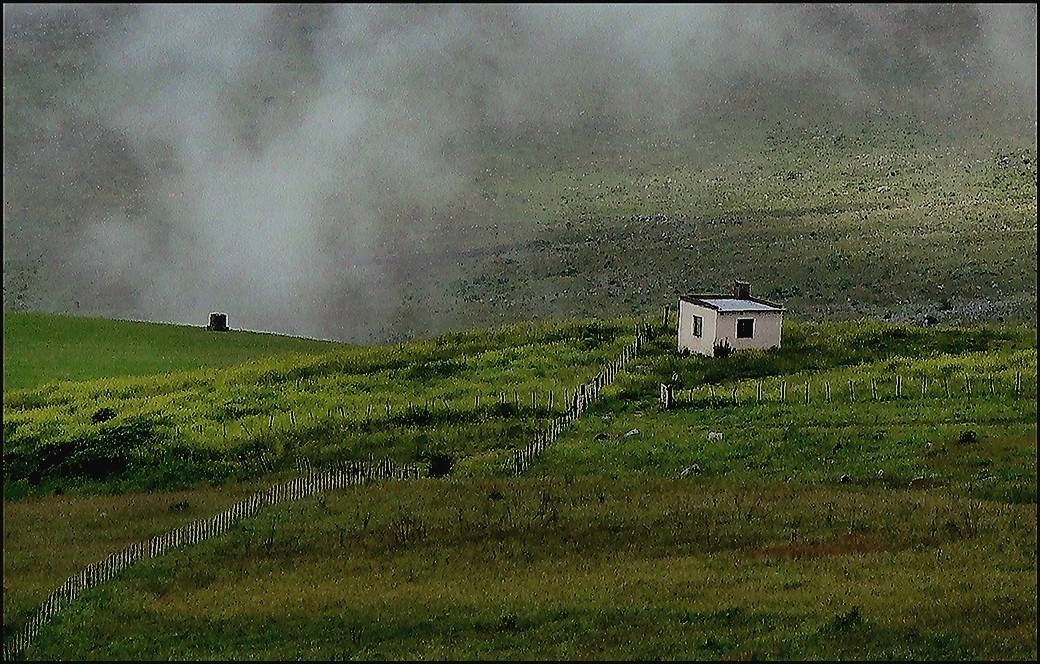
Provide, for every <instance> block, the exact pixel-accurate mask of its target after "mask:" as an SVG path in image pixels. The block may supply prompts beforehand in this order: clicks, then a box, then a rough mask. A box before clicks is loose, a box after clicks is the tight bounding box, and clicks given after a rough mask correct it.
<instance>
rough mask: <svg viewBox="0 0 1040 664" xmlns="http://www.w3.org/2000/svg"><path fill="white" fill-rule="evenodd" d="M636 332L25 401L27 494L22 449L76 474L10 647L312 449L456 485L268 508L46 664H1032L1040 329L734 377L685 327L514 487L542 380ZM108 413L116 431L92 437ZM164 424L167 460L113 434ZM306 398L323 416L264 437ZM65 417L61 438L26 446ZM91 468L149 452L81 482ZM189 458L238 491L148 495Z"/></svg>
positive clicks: (574, 379) (827, 348) (507, 331)
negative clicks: (683, 348) (96, 458)
mask: <svg viewBox="0 0 1040 664" xmlns="http://www.w3.org/2000/svg"><path fill="white" fill-rule="evenodd" d="M634 322H635V321H631V320H629V321H616V322H602V321H599V322H597V321H584V322H570V323H567V324H557V325H545V324H539V325H524V326H511V327H506V328H500V329H495V330H486V331H483V332H480V333H476V332H474V333H459V334H454V335H448V336H444V337H441V338H437V339H432V340H428V341H424V342H412V343H406V344H401V345H399V346H390V347H382V348H372V349H361V348H355V349H341V350H338V351H335V352H331V353H327V354H323V355H319V356H314V357H312V358H309V359H306V358H304V359H298V360H295V361H290V360H288V359H278V360H268V361H261V362H253V363H250V364H248V365H243V366H240V367H235V368H229V369H224V370H219V371H216V370H214V371H209V372H205V374H204V373H203V372H186V373H182V374H177V375H170V376H154V377H151V378H137V379H126V380H115V379H110V380H107V381H94V382H84V383H77V384H62V385H50V386H46V387H42V388H36V389H29V390H19V391H12V392H8V393H7V394H5V404H4V411H5V432H4V452H5V464H4V466H5V473H7V472H11V471H12V470H13V469H15V468H17V467H19V466H21V467H25V463H26V460H27V459H28V458H42V457H46V455H43V454H39V453H37V454H36V455H35V456H33V455H27V454H26V453H25V452H24V450H29V449H36V450H44V449H48V450H64V451H66V452H71V455H70V456H68V457H65V458H64V459H63V460H62V461H60V462H55V463H53V464H51V465H50V466H48V467H47V469H46V471H45V472H41V473H40V476H39V478H37V479H36V480H30V478H28V477H24V478H21V479H18V478H15V477H8V478H5V491H10V495H5V501H4V518H5V557H4V558H5V562H4V565H5V567H4V578H5V594H4V614H5V629H6V630H7V631H8V632H10V631H12V630H14V629H16V628H17V627H18V625H20V624H21V622H22V621H24V620H25V619H26V618H27V616H28V615H29V614H30V613H31V611H33V610H34V608H35V607H36V606H37V605H38V603H39V602H40V601H41V600H42V599H43V597H45V596H46V594H47V593H48V592H50V590H52V589H53V588H54V587H56V586H57V585H59V584H60V583H61V582H62V580H63V579H65V578H67V577H68V576H69V575H72V574H74V573H76V572H77V571H78V570H80V569H82V568H83V567H84V566H85V565H87V564H89V563H91V562H94V561H96V560H98V559H100V558H102V557H104V556H105V555H107V554H109V553H111V552H113V551H117V550H119V549H120V548H122V547H125V546H126V545H127V544H129V543H131V542H134V541H139V540H141V539H143V538H147V537H150V536H152V535H155V534H158V533H162V532H166V531H167V530H170V529H171V528H174V527H177V526H178V525H182V524H184V523H186V522H188V521H190V520H192V519H205V518H209V517H210V516H211V515H213V514H214V513H215V512H216V511H219V510H222V509H224V508H226V507H227V506H229V505H231V504H232V503H234V502H236V501H238V500H240V499H241V498H242V497H243V496H246V495H248V494H249V493H250V492H252V491H254V490H256V489H257V488H258V487H262V486H264V484H265V482H273V481H274V480H275V479H276V478H279V477H286V476H287V475H288V474H291V473H292V465H291V463H292V459H293V458H294V457H306V458H308V459H311V460H312V461H313V462H314V463H318V464H320V463H323V462H325V463H327V462H329V461H330V460H332V459H334V458H337V457H344V456H346V457H352V456H354V455H359V456H361V457H362V458H363V457H364V456H366V455H370V454H371V455H373V456H376V457H382V456H391V457H397V458H401V459H406V460H411V459H417V458H419V459H421V458H424V457H425V458H427V459H428V458H429V455H430V454H432V453H437V452H439V453H444V454H447V455H449V456H450V457H451V458H452V459H453V462H454V463H453V464H452V466H451V471H450V472H449V473H448V474H447V475H446V476H443V477H438V478H434V477H427V478H424V479H416V480H409V481H393V482H391V481H387V482H380V483H375V484H368V485H364V486H360V487H354V488H349V489H342V490H337V491H333V492H330V493H326V494H322V495H320V496H317V497H314V498H308V499H304V500H300V501H297V502H294V503H288V504H284V505H280V506H276V507H272V508H269V509H267V510H265V511H263V512H261V513H260V514H259V515H258V516H257V517H255V518H252V519H247V520H245V521H243V522H242V523H240V524H238V525H237V526H235V527H233V528H232V529H231V530H230V531H229V532H228V533H227V534H225V535H223V536H221V537H218V538H215V539H212V540H208V541H205V542H203V543H201V544H199V545H195V546H191V547H186V548H181V549H176V550H174V551H172V552H170V553H168V554H166V555H164V556H162V557H160V558H156V559H153V560H147V561H142V562H140V563H138V564H137V565H136V566H135V567H133V568H131V569H129V570H127V571H126V572H125V573H123V574H122V575H120V576H119V577H117V578H116V579H114V580H113V581H111V582H108V583H106V584H103V585H102V586H100V587H98V588H96V589H94V590H91V591H88V593H87V594H86V595H85V596H84V597H83V598H82V599H81V600H78V601H77V602H76V603H75V604H74V605H73V606H72V607H71V608H69V609H67V610H65V611H63V612H61V613H60V614H59V615H58V616H57V618H56V621H55V622H54V623H53V624H51V625H50V626H49V627H47V628H45V629H44V631H43V633H42V634H41V635H40V637H39V638H38V640H37V641H36V642H35V645H34V646H33V647H32V649H31V651H30V652H29V653H28V656H29V657H30V658H32V659H47V658H52V657H58V656H59V655H60V656H61V657H65V658H68V657H83V658H97V657H101V658H129V659H141V658H143V659H169V658H184V659H211V658H216V659H220V658H257V657H265V658H267V657H270V658H290V657H293V658H331V657H335V658H348V659H349V658H355V659H422V658H433V659H475V658H486V659H517V658H552V659H575V658H593V659H598V658H610V659H639V658H646V657H652V658H658V659H673V658H681V659H690V658H696V659H734V658H741V659H743V658H751V657H756V658H767V659H783V658H794V659H839V658H857V659H886V658H896V659H953V660H958V659H1032V658H1034V657H1035V655H1036V639H1035V633H1036V629H1035V628H1036V602H1035V588H1036V520H1035V509H1036V477H1037V466H1036V458H1037V457H1036V417H1037V415H1036V404H1037V401H1036V394H1037V393H1036V372H1035V369H1036V362H1037V358H1036V330H1035V328H1033V327H1015V326H1007V325H1005V326H970V327H953V326H937V327H929V328H924V327H917V326H909V325H895V324H889V323H881V322H869V321H848V322H832V323H804V322H801V323H800V322H796V321H795V322H789V323H787V324H786V325H785V333H784V347H783V348H781V349H777V350H772V351H765V352H760V351H754V352H745V353H737V354H734V355H732V356H730V357H727V358H721V359H708V358H700V357H694V356H683V355H680V354H678V353H676V352H674V339H673V335H674V330H672V329H668V330H660V329H657V330H656V334H655V336H653V338H652V339H651V340H650V341H649V342H647V343H646V344H644V345H643V347H642V349H641V351H640V353H639V355H638V356H637V358H636V359H635V360H633V361H632V363H630V365H629V367H628V370H627V371H625V372H623V373H622V374H620V375H619V377H618V378H617V380H616V381H615V382H614V383H613V384H611V385H610V386H609V387H608V388H606V390H605V391H604V393H603V395H602V396H601V398H600V399H599V400H597V401H596V402H595V403H594V404H593V406H592V407H591V408H590V410H589V411H588V412H586V413H585V414H584V415H583V416H582V417H581V418H580V419H579V420H577V422H575V423H574V424H572V425H571V426H570V427H568V428H567V429H566V430H565V431H564V433H563V434H562V435H561V437H560V438H559V439H558V440H557V441H556V442H555V443H554V444H553V445H552V446H550V447H549V448H548V449H547V450H546V451H545V452H544V453H543V455H542V456H540V457H539V458H538V459H537V461H536V462H535V464H534V465H533V466H532V467H531V469H530V470H529V471H528V472H527V473H526V474H524V475H522V476H519V477H513V476H511V474H510V473H508V472H503V470H504V469H505V467H506V464H505V463H503V462H504V461H505V460H506V459H508V456H509V452H510V450H511V449H512V448H514V447H518V446H522V445H525V444H526V443H528V442H530V440H531V439H532V437H533V436H535V435H537V433H538V432H539V431H540V430H541V429H542V427H543V426H544V423H545V422H546V421H547V419H548V417H549V416H550V413H551V412H552V411H553V410H554V409H557V410H558V409H560V408H562V406H561V402H562V399H561V391H556V393H555V401H554V407H553V408H552V409H550V408H549V407H548V401H547V396H546V392H544V391H539V389H541V386H545V385H555V386H557V389H558V390H559V389H561V388H562V389H565V390H566V389H568V388H569V392H570V393H571V394H573V388H574V386H575V385H577V384H578V382H580V381H582V380H587V379H588V377H589V376H590V375H591V374H593V373H595V372H596V371H597V370H598V367H599V365H600V363H601V362H602V361H604V359H607V358H610V357H612V356H613V355H614V352H615V351H616V349H617V348H618V346H619V344H622V343H624V342H626V340H629V339H630V335H631V331H632V329H633V325H634ZM897 380H898V381H899V383H898V387H897V384H896V381H897ZM925 380H927V382H925ZM849 381H852V383H853V388H852V390H851V391H850V389H849ZM661 383H669V384H671V385H672V386H673V388H674V390H675V396H676V398H675V407H674V408H672V409H670V410H661V409H660V408H659V406H658V403H657V401H658V394H659V387H660V384H661ZM806 384H808V385H809V402H808V403H806V397H805V394H806V393H805V387H804V386H805V385H806ZM506 386H508V387H506ZM513 388H515V389H513ZM257 390H260V391H263V392H264V394H260V393H259V392H257ZM760 390H761V391H760ZM828 390H829V391H830V392H829V394H830V396H829V398H828ZM897 390H898V394H897ZM99 391H100V392H99ZM106 391H107V394H105V395H104V396H101V393H103V392H106ZM532 391H533V392H534V395H533V398H532V394H531V393H532ZM514 392H515V393H514ZM760 394H761V396H759V395H760ZM734 396H735V398H736V401H735V402H734ZM478 397H479V405H478ZM387 398H390V399H391V410H390V412H389V413H387V412H386V410H385V400H386V399H387ZM408 400H411V401H412V404H411V407H409V406H408V403H407V401H408ZM420 402H421V403H422V404H423V405H422V406H420V405H419V404H420ZM172 403H176V404H178V405H177V407H173V406H172V405H171V404H172ZM368 403H372V404H373V406H374V407H373V409H372V411H371V413H369V412H368V408H367V404H368ZM187 404H191V406H190V407H187V408H186V407H185V405H187ZM340 405H342V406H343V407H344V410H343V412H342V413H340V411H339V406H340ZM102 407H108V408H111V409H112V410H113V411H115V413H116V414H115V416H114V417H113V418H112V419H111V420H110V421H105V422H100V423H95V422H91V421H90V420H91V419H92V417H91V416H92V414H93V413H96V412H97V410H98V409H100V408H102ZM243 408H245V409H246V411H248V409H249V408H252V409H255V408H263V409H267V410H265V411H264V412H262V413H260V412H246V411H243V410H242V409H243ZM381 408H382V410H381ZM164 409H165V411H166V412H167V417H168V419H167V420H162V421H160V422H159V423H156V421H155V420H151V421H152V422H153V424H155V426H154V427H153V428H152V429H149V431H151V432H152V433H153V434H155V436H156V437H155V439H148V440H147V441H146V442H145V443H143V444H134V445H132V446H130V447H128V442H127V439H125V438H123V439H121V438H119V437H118V436H115V433H116V432H117V431H124V429H123V428H120V427H121V426H124V425H126V424H127V423H131V422H141V421H143V419H147V418H148V417H150V416H153V415H154V414H155V413H157V412H159V411H162V410H164ZM236 409H237V410H236ZM279 409H281V410H279ZM286 409H288V410H294V411H295V416H296V419H297V424H296V425H295V426H293V425H292V424H291V423H290V422H289V421H284V422H282V423H281V424H279V425H277V426H275V427H273V428H270V427H268V429H267V430H266V432H264V428H265V426H267V425H268V423H269V422H270V421H271V419H270V415H271V414H272V413H274V414H277V413H281V415H280V416H283V417H284V416H285V413H286ZM188 413H190V416H189V417H190V418H192V421H193V420H194V418H198V419H199V420H200V421H203V422H207V423H208V424H207V425H206V426H210V427H214V428H212V429H210V430H209V431H210V435H206V436H198V435H194V434H191V433H189V430H190V428H191V427H190V425H189V424H188V422H189V420H185V419H182V418H183V417H185V416H186V414H188ZM150 414H151V415H150ZM265 417H266V418H268V419H266V420H265V419H264V418H265ZM276 417H277V415H276ZM135 418H137V419H135ZM9 420H10V421H12V422H18V424H17V425H16V426H14V427H12V428H9V427H8V424H7V423H8V421H9ZM275 421H276V422H277V421H280V420H277V419H276V420H275ZM44 422H53V423H54V424H52V425H49V426H52V427H53V428H52V430H51V436H50V437H49V438H48V439H47V441H53V443H52V445H51V446H48V445H47V444H46V441H44V440H43V439H38V440H36V442H35V443H33V442H32V440H33V439H32V437H31V436H30V435H29V434H28V432H32V431H36V430H38V429H39V428H40V427H42V426H44ZM117 423H122V424H121V425H119V426H117ZM178 423H179V424H180V426H181V429H180V431H181V436H182V438H175V435H176V431H177V425H178ZM218 423H220V424H226V425H227V430H228V439H227V441H225V440H224V438H223V436H222V435H216V433H217V431H218V430H217V429H216V428H215V427H216V426H218ZM106 425H107V426H106ZM186 425H187V426H186ZM243 425H244V426H243ZM204 428H205V427H204ZM247 431H248V432H249V434H251V435H252V436H253V437H252V438H250V437H248V436H249V434H247ZM708 431H719V432H721V433H723V438H722V439H721V440H709V439H708V437H707V432H708ZM124 432H125V431H124ZM59 441H60V442H59ZM86 441H89V443H90V444H89V445H87V444H85V443H86ZM178 441H179V442H178ZM34 445H36V447H34ZM131 448H132V449H133V454H130V455H127V454H123V453H122V452H121V450H122V451H123V452H125V450H127V449H131ZM243 451H245V454H242V452H243ZM87 452H90V453H94V454H96V453H99V452H104V453H107V454H109V455H110V456H111V458H113V459H119V458H125V459H126V460H127V463H126V464H125V465H123V466H119V465H118V464H109V465H108V466H107V467H109V468H110V469H111V468H115V469H116V470H118V471H119V472H116V473H113V474H112V475H111V476H110V477H107V478H98V477H94V478H91V477H89V476H87V477H85V476H83V475H82V474H77V473H79V471H82V470H83V469H84V468H86V467H88V466H84V465H82V464H81V465H76V463H73V461H75V460H76V459H77V458H78V459H80V460H82V459H83V458H84V455H85V454H86V453H87ZM9 455H11V456H9ZM77 455H79V456H77ZM279 455H280V456H279ZM15 457H18V458H17V461H18V463H10V462H9V461H10V460H12V459H14V458H15ZM265 457H266V458H267V459H269V460H274V461H279V463H271V464H269V465H265V464H264V463H259V462H258V461H257V460H258V459H264V458H265ZM46 458H50V459H52V460H57V459H59V457H57V456H50V457H46ZM178 459H179V461H180V463H182V464H188V463H189V462H192V461H199V460H202V459H205V460H206V466H205V467H211V468H223V469H224V470H225V471H227V472H224V473H223V474H220V473H215V474H211V475H208V476H207V477H206V479H207V480H208V482H207V483H208V484H214V486H196V487H195V488H193V489H190V490H186V489H179V490H173V491H160V492H156V491H148V492H144V491H142V489H144V488H146V487H147V486H149V484H148V483H149V482H153V481H155V478H156V477H157V475H156V474H154V473H153V472H151V471H149V470H148V469H151V470H152V471H154V470H155V469H157V468H159V469H161V468H169V467H170V463H171V461H176V460H178ZM181 467H182V468H184V467H186V466H181ZM203 467H204V466H203V465H199V466H197V467H196V471H197V470H199V469H201V468H203ZM38 468H40V467H38ZM70 471H75V472H70ZM190 475H191V473H185V474H184V475H180V474H177V473H171V474H169V475H167V476H166V477H165V481H166V482H167V484H168V485H170V486H175V485H177V484H178V482H180V483H181V485H182V486H183V485H184V484H185V483H184V482H183V480H184V478H185V477H187V476H190ZM192 479H193V480H197V479H198V477H194V478H192ZM33 481H36V482H38V483H36V484H33ZM187 484H188V485H190V484H192V483H191V482H188V483H187ZM218 487H219V488H218ZM41 489H42V490H43V491H41ZM54 489H59V491H54ZM99 489H100V490H102V491H104V492H106V493H108V494H109V495H104V494H102V495H90V494H91V493H94V492H96V491H98V490H99ZM62 491H63V492H64V493H62ZM111 492H116V493H111ZM23 493H30V494H32V495H29V496H27V497H22V498H15V496H17V495H21V494H23ZM45 533H46V536H44V534H45ZM41 563H42V564H41ZM951 571H955V572H956V573H951ZM146 635H147V636H146Z"/></svg>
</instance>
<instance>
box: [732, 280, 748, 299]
mask: <svg viewBox="0 0 1040 664" xmlns="http://www.w3.org/2000/svg"><path fill="white" fill-rule="evenodd" d="M733 297H736V298H740V299H742V300H746V299H748V298H749V297H751V284H749V283H748V282H746V281H734V282H733Z"/></svg>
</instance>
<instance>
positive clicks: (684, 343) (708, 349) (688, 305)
mask: <svg viewBox="0 0 1040 664" xmlns="http://www.w3.org/2000/svg"><path fill="white" fill-rule="evenodd" d="M718 313H719V312H717V311H715V310H714V309H710V308H708V307H702V306H700V305H697V304H693V303H692V302H686V301H685V300H680V301H679V322H678V327H679V334H678V336H679V350H690V351H691V352H694V353H699V354H701V355H714V354H715V328H716V320H717V319H718ZM694 315H697V316H700V317H702V318H703V319H704V328H703V330H702V334H701V336H700V337H695V336H693V317H694ZM734 325H735V323H734ZM733 329H734V334H735V333H736V328H735V327H734V328H733Z"/></svg>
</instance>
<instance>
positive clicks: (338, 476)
mask: <svg viewBox="0 0 1040 664" xmlns="http://www.w3.org/2000/svg"><path fill="white" fill-rule="evenodd" d="M648 338H649V336H648V329H647V328H645V327H644V326H642V325H637V326H636V332H635V340H634V341H633V342H632V343H630V344H628V345H626V346H625V347H624V348H623V349H622V351H621V353H620V354H619V355H618V357H617V358H616V359H615V360H613V361H611V362H608V363H607V364H606V365H605V366H604V367H603V368H602V369H601V371H600V372H599V373H598V374H597V375H596V376H595V377H593V379H592V380H591V381H589V382H588V383H583V384H581V385H579V386H578V389H576V390H575V391H574V395H573V401H567V403H569V404H570V405H569V406H568V408H567V410H565V411H564V412H563V413H562V414H561V415H558V416H556V417H554V418H553V420H552V421H551V422H550V424H549V427H548V429H547V430H546V431H544V432H543V433H541V434H538V435H537V436H536V437H535V440H534V441H533V442H532V443H530V444H529V445H527V446H526V447H525V448H524V449H522V450H516V451H515V454H514V463H513V471H514V473H515V474H516V475H519V474H520V473H522V472H524V471H525V470H527V468H529V467H530V465H531V463H533V461H534V459H535V458H536V457H537V456H538V455H539V454H541V452H542V451H543V450H545V448H546V447H548V446H549V445H551V444H552V443H554V442H555V441H556V439H557V437H558V436H559V435H560V434H561V433H562V432H563V430H564V429H565V428H566V426H567V425H568V424H570V423H571V422H573V421H575V420H576V419H578V417H580V416H581V414H582V413H583V412H585V411H586V410H587V409H588V407H589V406H590V405H591V404H592V403H593V402H594V401H595V400H596V398H597V397H599V395H600V393H601V392H602V390H603V389H604V388H606V387H607V386H609V385H610V384H611V383H612V382H613V381H614V379H615V377H616V376H617V374H618V373H619V372H621V371H623V370H624V369H625V367H626V366H627V365H628V363H629V362H630V361H631V360H632V359H633V358H635V357H636V356H637V355H638V353H639V350H640V348H641V345H642V344H643V343H644V342H645V341H646V340H647V339H648ZM552 395H553V392H552V391H550V392H549V397H548V404H549V409H550V410H552V406H553V396H552ZM564 395H565V398H568V397H569V396H570V395H569V392H568V391H566V390H565V392H564ZM498 396H499V403H505V392H501V391H500V392H499V395H498ZM531 402H532V408H535V407H536V406H535V404H536V398H535V394H534V393H533V392H532V396H531ZM479 403H480V396H479V395H477V396H475V397H474V406H475V407H479ZM514 403H515V404H516V406H517V407H519V405H520V398H519V392H517V391H515V390H514ZM427 407H429V406H427ZM391 410H392V409H391V403H390V401H389V400H387V402H386V414H387V416H388V417H389V416H390V414H391ZM330 413H331V411H330ZM341 413H342V409H341ZM371 415H372V404H371V403H369V404H368V405H367V416H368V417H371ZM310 416H311V418H312V419H313V413H311V414H310ZM289 419H290V421H291V423H292V425H293V426H296V425H297V424H298V420H297V417H296V413H295V411H294V410H293V409H289ZM268 426H269V427H274V414H271V415H270V417H269V420H268ZM242 428H243V430H245V431H246V432H247V434H248V431H249V430H248V429H247V428H246V427H245V424H244V423H243V424H242ZM221 433H222V435H223V436H224V437H226V436H227V429H226V423H225V424H224V426H223V427H222V431H221ZM297 471H298V472H300V473H301V475H300V476H298V477H296V478H293V479H291V480H289V481H287V482H283V483H279V484H275V485H272V486H270V487H268V488H266V489H261V490H259V491H257V492H255V493H254V494H252V495H250V496H248V497H247V498H245V499H243V500H241V501H239V502H238V503H235V504H234V505H232V506H231V507H230V508H228V509H227V510H224V511H223V512H220V513H219V514H217V515H215V516H213V517H210V518H208V519H197V520H195V521H193V522H191V523H189V524H187V525H185V526H182V527H180V528H176V529H174V530H172V531H169V532H167V533H164V534H161V535H156V536H154V537H152V538H150V539H148V540H146V541H143V542H136V543H134V544H131V545H130V546H129V547H127V548H126V549H124V550H122V551H118V552H116V553H113V554H112V555H110V556H109V557H108V558H106V559H104V560H102V561H99V562H95V563H91V564H89V565H88V566H87V567H86V568H85V569H84V570H82V571H81V572H79V573H77V574H75V575H73V576H71V577H69V578H68V579H67V580H66V581H65V582H64V583H63V584H62V585H61V586H60V587H59V588H58V589H57V590H55V591H53V592H52V593H51V594H50V595H48V597H47V599H45V600H44V601H43V603H42V604H41V606H40V607H39V609H37V611H36V613H35V614H34V615H33V616H31V617H30V619H29V621H28V622H27V623H26V625H25V626H24V627H23V628H22V629H20V630H18V631H17V632H16V633H15V634H14V635H13V636H12V637H11V638H10V639H7V640H6V642H5V643H4V650H3V655H4V659H5V660H9V659H14V658H16V657H18V656H19V655H20V654H21V653H23V652H25V650H26V649H27V648H28V647H29V645H30V644H31V643H32V641H33V640H34V639H35V638H36V636H37V635H38V634H39V632H40V630H41V629H42V628H43V627H44V626H45V625H46V624H47V623H48V622H49V621H50V620H51V619H52V618H53V617H54V616H55V615H56V614H57V613H58V612H59V611H61V610H62V609H63V608H65V607H66V606H68V605H69V604H70V603H71V602H73V601H75V599H76V598H77V597H78V596H79V595H80V594H81V593H83V592H85V591H87V590H90V589H92V588H94V587H96V586H98V585H100V584H101V583H104V582H106V581H109V580H111V579H112V578H114V577H115V576H116V575H117V574H119V573H120V572H122V571H123V570H124V569H126V568H127V567H129V566H131V565H133V564H134V563H136V562H137V561H138V560H143V559H145V558H154V557H157V556H160V555H162V554H163V553H165V552H166V551H169V550H170V549H174V548H179V547H183V546H191V545H193V544H197V543H198V542H201V541H202V540H204V539H207V538H209V537H214V536H217V535H220V534H222V533H223V532H225V531H226V530H228V529H230V528H231V527H232V526H234V525H235V524H237V523H238V522H239V521H241V520H242V519H245V518H249V517H252V516H255V515H256V514H257V513H258V512H259V511H260V510H262V509H263V508H264V507H268V506H272V505H276V504H278V503H281V502H287V501H291V500H298V499H300V498H304V497H307V496H310V495H313V494H316V493H322V492H326V491H332V490H335V489H339V488H344V487H347V486H353V485H358V484H363V483H365V482H368V481H373V480H382V479H401V480H404V479H418V478H419V477H421V475H422V473H421V468H420V467H419V466H418V465H415V464H403V465H398V464H395V463H394V462H393V461H392V460H390V459H383V460H380V461H371V460H370V461H369V462H358V461H348V462H340V463H339V464H337V465H336V467H334V468H332V469H325V470H314V469H313V468H312V467H311V465H310V462H309V461H308V460H306V459H298V460H297Z"/></svg>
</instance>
